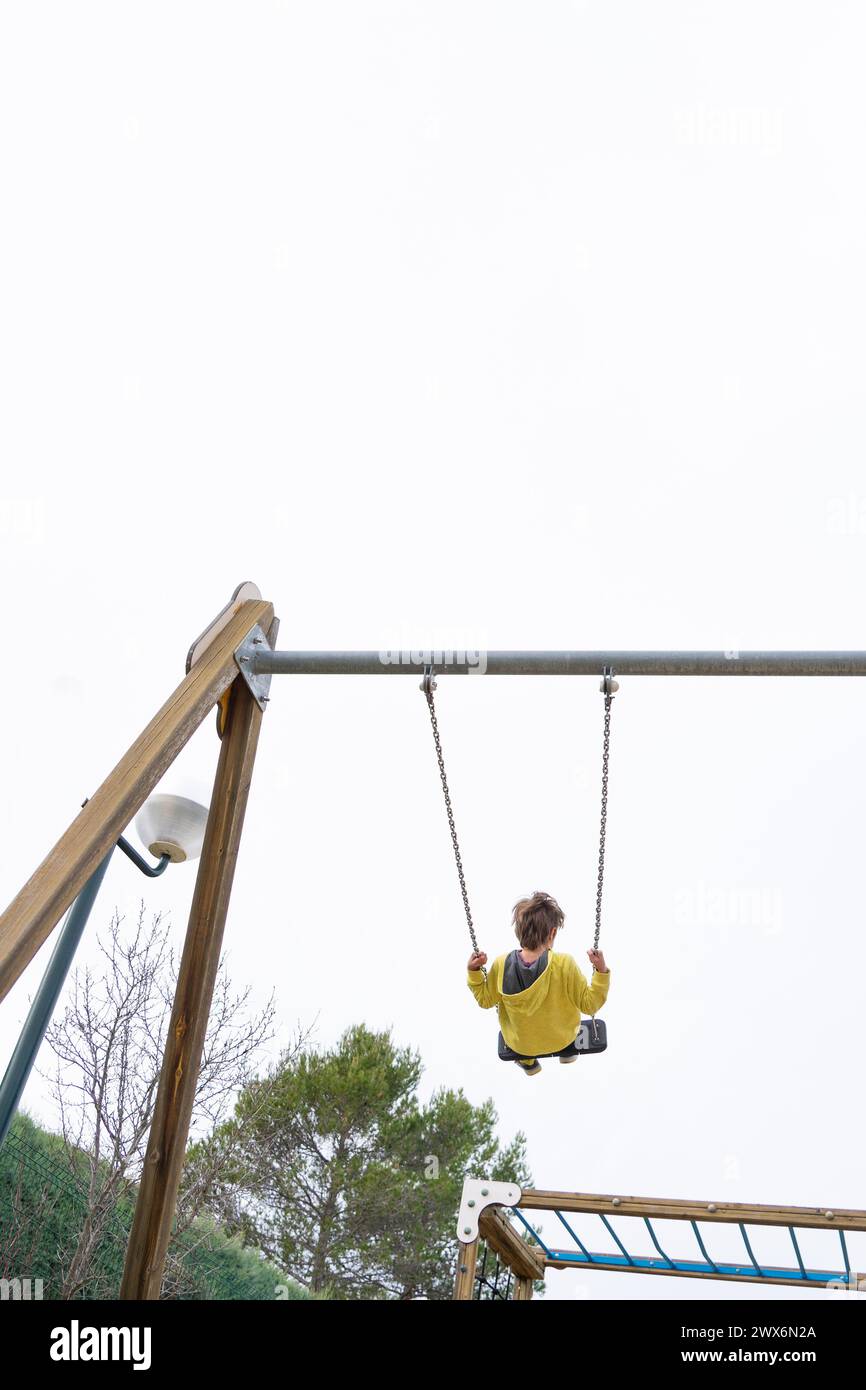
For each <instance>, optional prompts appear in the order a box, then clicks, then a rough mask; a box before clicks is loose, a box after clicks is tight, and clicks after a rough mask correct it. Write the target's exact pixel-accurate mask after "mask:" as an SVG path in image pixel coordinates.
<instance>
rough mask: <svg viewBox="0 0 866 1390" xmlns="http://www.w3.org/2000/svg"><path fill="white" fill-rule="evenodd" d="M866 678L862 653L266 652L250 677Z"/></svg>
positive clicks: (258, 658)
mask: <svg viewBox="0 0 866 1390" xmlns="http://www.w3.org/2000/svg"><path fill="white" fill-rule="evenodd" d="M425 666H432V667H433V669H434V671H435V673H436V675H437V676H440V675H488V676H597V675H598V673H599V672H600V671H602V670H604V668H605V667H606V666H610V667H612V669H613V670H614V671H615V672H616V674H617V675H618V676H866V651H861V652H857V651H840V652H834V651H804V652H791V651H752V652H737V651H729V652H711V651H708V652H678V651H671V652H664V651H654V652H650V651H647V652H644V651H633V652H632V651H597V652H596V651H480V650H479V651H466V650H459V651H458V650H455V651H446V650H431V649H428V650H424V651H414V650H412V651H387V650H383V651H378V652H350V651H344V652H336V651H335V652H328V651H306V652H290V651H271V650H269V649H267V648H262V649H261V650H259V651H257V652H256V654H255V655H254V656H253V657H252V658H251V662H250V671H251V674H252V675H275V676H276V675H296V676H302V675H310V676H322V675H337V676H412V675H414V676H422V675H423V674H424V668H425Z"/></svg>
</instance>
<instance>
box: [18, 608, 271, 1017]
mask: <svg viewBox="0 0 866 1390" xmlns="http://www.w3.org/2000/svg"><path fill="white" fill-rule="evenodd" d="M273 614H274V610H273V605H272V604H270V603H266V602H265V601H264V600H255V601H250V602H248V603H244V604H243V605H242V606H241V607H240V608H239V609H238V611H237V613H235V614H234V615H233V617H232V618H231V620H230V621H229V622H228V623H227V624H226V625H225V627H224V628H223V629H222V630H221V631H220V632H219V633H218V634H217V635H216V637H215V638H214V640H213V642H212V644H211V645H210V646H209V647H208V648H207V649H206V650H205V651H204V652H203V653H202V655H201V657H200V659H199V660H198V661H197V662H196V664H195V665H194V666H193V667H192V669H191V670H190V671H189V673H188V674H187V675H186V676H185V678H184V679H183V680H182V681H181V683H180V685H179V686H178V687H177V689H176V690H175V691H174V692H173V694H172V695H170V696H169V698H168V700H167V701H166V702H165V704H164V705H163V707H162V709H161V710H159V712H158V713H157V714H156V715H154V717H153V719H152V720H151V721H150V723H149V724H148V726H147V728H146V729H145V730H144V731H143V732H142V733H141V734H140V735H139V737H138V738H137V739H136V741H135V743H133V745H132V747H131V748H130V749H129V750H128V751H127V752H126V753H125V754H124V756H123V757H122V758H121V760H120V762H119V763H118V764H117V766H116V767H115V768H114V770H113V771H112V772H110V773H109V775H108V777H106V779H105V781H104V782H103V783H102V785H101V787H99V789H98V790H97V791H95V792H94V793H93V795H92V796H91V798H90V800H89V801H88V802H87V804H86V805H85V806H84V807H83V809H82V810H81V811H80V812H79V814H78V815H77V816H76V818H75V820H74V821H73V822H72V824H71V825H70V827H69V829H68V830H67V831H66V832H65V834H63V835H62V836H61V837H60V839H59V840H58V841H57V844H56V845H55V846H54V848H53V849H52V850H51V852H50V853H49V854H48V856H47V858H46V859H45V860H44V861H43V862H42V864H40V866H39V868H38V869H37V870H36V872H35V873H34V874H33V876H32V877H31V878H30V879H29V880H28V882H27V883H26V884H25V885H24V887H23V888H22V889H21V891H20V893H18V895H17V897H16V898H14V899H13V901H12V902H11V903H10V905H9V907H8V908H7V909H6V911H5V912H4V913H3V915H2V917H0V999H3V998H4V997H5V996H6V995H7V994H8V992H9V990H10V989H11V988H12V986H13V985H14V983H15V981H16V980H17V979H18V977H19V975H20V974H21V972H22V971H23V970H24V969H25V968H26V966H27V965H28V964H29V963H30V961H31V960H32V959H33V957H34V956H35V954H36V952H37V951H38V950H39V947H40V946H41V945H42V943H43V942H44V941H45V940H46V938H47V937H48V936H49V935H50V934H51V932H52V931H53V929H54V927H55V926H56V925H57V923H58V922H59V921H60V918H61V917H62V916H63V914H64V912H65V911H66V910H67V908H68V907H70V905H71V904H72V902H73V900H74V899H75V898H76V897H77V896H78V894H79V892H80V891H81V889H82V888H83V887H84V885H85V883H86V882H87V880H88V879H89V878H90V876H91V874H92V873H93V871H94V870H95V869H96V867H97V865H98V864H100V863H101V861H102V860H103V858H104V857H105V855H106V854H107V853H108V851H109V849H110V848H111V846H112V845H113V844H115V843H116V842H117V839H118V837H119V836H120V835H121V834H122V833H123V831H124V830H125V828H126V826H127V825H128V824H129V822H130V821H131V820H132V818H133V816H134V815H135V813H136V811H137V810H138V809H139V807H140V806H141V805H142V804H143V803H144V802H145V801H146V800H147V797H148V796H149V795H150V793H151V791H152V790H153V788H154V787H155V786H156V784H157V782H158V781H159V780H160V778H161V777H162V775H163V773H164V772H165V771H166V768H168V767H169V766H170V765H171V763H172V762H173V761H174V759H175V758H176V757H177V755H178V753H179V752H180V750H181V749H182V748H183V747H184V745H185V744H186V743H187V741H188V740H189V739H190V737H191V736H192V734H193V733H194V732H195V730H196V729H197V728H198V726H199V724H200V723H201V722H202V720H203V719H204V718H205V716H206V715H207V714H208V711H209V710H211V709H213V707H214V705H215V704H216V703H217V701H218V700H219V699H220V697H221V695H222V694H223V692H224V691H225V690H226V688H227V687H228V686H229V685H231V683H232V681H233V680H234V679H235V677H236V676H237V667H236V665H235V661H234V655H233V654H234V652H235V651H236V650H237V648H238V647H239V646H240V644H241V642H242V641H243V639H244V638H245V637H246V635H247V633H248V632H250V630H251V629H252V628H253V627H255V625H256V624H257V623H258V624H259V625H260V626H261V627H263V628H264V629H265V631H267V630H268V627H269V626H270V623H271V621H272V619H273Z"/></svg>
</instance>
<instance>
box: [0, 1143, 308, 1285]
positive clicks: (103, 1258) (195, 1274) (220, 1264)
mask: <svg viewBox="0 0 866 1390" xmlns="http://www.w3.org/2000/svg"><path fill="white" fill-rule="evenodd" d="M77 1157H78V1156H77V1155H76V1153H75V1152H74V1151H70V1150H68V1149H67V1148H66V1146H65V1145H64V1144H63V1141H62V1140H61V1139H60V1138H59V1137H57V1136H53V1135H46V1134H45V1133H43V1132H42V1131H40V1130H39V1129H38V1128H37V1127H36V1126H35V1125H33V1124H32V1123H31V1122H29V1121H28V1120H26V1119H24V1118H22V1117H20V1116H19V1117H18V1118H17V1119H16V1121H15V1123H14V1124H13V1126H12V1128H11V1129H10V1131H9V1133H8V1135H7V1137H6V1140H5V1142H4V1144H3V1146H2V1148H0V1283H2V1284H3V1288H2V1289H0V1293H2V1295H3V1296H12V1297H15V1296H20V1292H19V1290H20V1288H21V1287H22V1286H23V1285H25V1284H26V1281H29V1286H28V1287H29V1288H30V1290H33V1289H37V1290H38V1293H37V1294H36V1296H37V1297H42V1298H45V1299H48V1298H55V1299H111V1298H116V1297H117V1296H118V1292H119V1289H120V1281H121V1277H122V1274H123V1263H124V1258H125V1254H126V1243H127V1239H128V1236H129V1230H130V1226H131V1224H132V1215H133V1202H134V1193H133V1192H131V1191H130V1192H127V1193H126V1194H124V1195H123V1196H122V1197H120V1198H117V1199H114V1200H112V1201H111V1202H110V1203H107V1202H105V1201H102V1200H100V1199H99V1197H98V1195H97V1197H96V1199H94V1196H93V1192H92V1189H91V1185H90V1182H89V1172H90V1166H89V1165H88V1164H87V1163H86V1162H81V1163H78V1162H77ZM81 1158H82V1159H83V1158H84V1156H83V1155H82V1156H81ZM10 1289H11V1290H12V1293H11V1295H10V1293H9V1290H10ZM31 1296H33V1294H32V1292H31ZM305 1296H306V1294H305V1291H304V1290H302V1289H301V1288H299V1287H298V1286H297V1285H295V1284H293V1283H292V1281H290V1280H288V1279H287V1278H286V1277H285V1275H283V1274H282V1273H281V1271H280V1270H278V1269H277V1268H276V1267H275V1266H274V1265H272V1264H270V1263H269V1262H268V1261H267V1260H265V1259H264V1258H263V1256H262V1255H261V1254H260V1252H259V1251H257V1250H254V1249H252V1248H251V1247H248V1246H244V1245H242V1244H241V1242H240V1241H239V1240H237V1239H232V1238H230V1237H228V1236H227V1235H226V1234H225V1232H223V1231H221V1230H220V1229H219V1227H217V1226H216V1225H215V1223H212V1222H209V1221H208V1220H206V1219H202V1218H199V1219H197V1220H196V1221H194V1222H192V1223H191V1225H190V1226H189V1227H188V1229H186V1230H184V1231H181V1232H179V1233H178V1234H176V1235H175V1237H174V1238H173V1240H172V1242H171V1245H170V1247H169V1253H168V1258H167V1261H166V1271H165V1279H164V1283H163V1290H162V1297H163V1298H164V1299H173V1300H191V1299H226V1300H229V1299H274V1298H282V1299H284V1298H303V1297H305Z"/></svg>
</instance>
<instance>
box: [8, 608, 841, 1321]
mask: <svg viewBox="0 0 866 1390" xmlns="http://www.w3.org/2000/svg"><path fill="white" fill-rule="evenodd" d="M278 628H279V623H278V620H277V619H276V618H275V617H274V609H273V605H272V604H271V603H269V602H267V601H266V600H265V599H264V598H262V595H261V594H260V592H259V590H258V589H257V588H256V586H255V585H254V584H249V583H245V584H241V585H239V586H238V588H237V589H236V590H235V592H234V594H233V595H232V598H231V599H230V601H229V603H228V604H227V605H226V607H225V608H224V609H223V610H222V611H221V612H220V613H219V614H218V615H217V617H216V618H215V619H214V620H213V622H212V623H211V624H210V625H209V626H208V627H207V628H206V629H205V631H204V632H203V633H202V635H201V636H200V637H199V638H198V639H197V640H196V641H195V642H194V643H193V645H192V647H191V649H190V652H189V654H188V657H187V663H186V674H185V675H184V678H183V680H182V681H181V682H180V684H179V685H178V686H177V688H176V689H175V690H174V691H173V693H172V694H171V695H170V696H169V698H168V700H167V701H166V702H165V704H164V705H163V706H162V708H161V709H160V710H159V711H158V712H157V713H156V714H155V715H154V717H153V719H152V720H151V721H150V723H149V724H148V725H147V727H146V728H145V729H144V731H143V732H142V733H141V734H140V735H139V737H138V738H137V739H136V740H135V742H134V743H133V744H132V745H131V747H130V748H129V749H128V750H127V751H126V753H125V754H124V755H123V757H122V758H121V759H120V761H119V762H118V764H117V766H116V767H115V768H114V769H113V771H112V772H110V773H109V775H108V776H107V777H106V778H105V780H104V782H103V783H102V785H101V786H100V787H99V788H98V790H97V791H96V792H94V793H93V795H92V796H91V797H90V799H89V800H88V801H87V802H86V803H85V805H84V806H83V807H82V809H81V810H80V811H79V813H78V815H77V816H76V817H75V819H74V821H73V822H72V824H71V825H70V826H69V828H68V830H67V831H66V832H65V833H64V834H63V835H62V836H61V837H60V839H59V840H58V841H57V843H56V844H55V846H54V847H53V849H52V850H51V851H50V853H49V854H48V855H47V857H46V858H45V860H44V861H43V862H42V864H41V865H40V866H39V868H38V869H37V870H36V872H35V873H34V874H33V876H32V877H31V878H30V879H29V880H28V882H27V883H26V884H25V885H24V887H23V888H22V889H21V891H20V892H19V893H18V895H17V896H16V897H15V898H14V900H13V901H12V903H10V905H9V907H8V908H7V909H6V911H5V912H4V913H3V915H2V917H0V999H3V998H4V997H5V996H6V995H7V994H8V992H9V990H10V989H11V988H12V986H13V985H14V984H15V982H16V980H17V979H18V978H19V976H20V975H21V973H22V971H23V970H24V969H25V968H26V967H27V965H28V964H29V962H30V961H31V960H32V959H33V957H34V956H35V955H36V953H37V951H38V950H39V948H40V947H41V946H42V945H43V943H44V942H45V941H46V940H47V939H48V937H49V936H50V935H51V933H52V932H53V931H54V929H55V927H56V926H57V924H58V922H59V921H60V919H61V917H62V916H63V914H64V913H65V912H66V911H67V909H68V908H69V907H70V906H71V905H72V903H73V902H74V900H75V899H76V897H77V895H78V894H79V893H80V892H81V891H82V889H83V888H84V886H85V885H86V884H87V883H88V882H89V880H90V879H91V878H92V876H93V875H94V873H95V872H96V871H97V869H98V868H99V866H100V865H101V864H102V863H103V861H104V859H105V857H106V855H107V854H108V853H109V852H110V851H111V849H112V847H113V846H114V845H115V844H116V843H117V842H118V839H119V837H120V836H121V835H122V832H123V831H124V829H125V828H126V827H127V825H128V824H129V823H130V821H131V820H132V819H133V817H134V816H135V815H136V813H137V812H138V810H139V809H140V807H141V806H142V805H143V804H144V802H145V801H146V800H147V798H148V796H149V795H150V793H151V792H152V791H153V789H154V787H155V786H156V785H157V783H158V782H159V781H160V779H161V778H162V776H163V775H164V773H165V772H166V770H167V769H168V768H169V767H170V766H171V764H172V763H173V762H174V760H175V758H176V757H177V755H178V753H179V752H180V751H181V749H182V748H183V747H184V746H185V744H186V743H187V742H188V741H189V739H190V738H191V736H192V734H193V733H194V732H195V730H196V729H197V728H198V727H199V725H200V724H201V723H202V722H203V720H204V719H205V718H206V717H207V715H208V714H209V712H210V711H211V710H213V709H214V708H215V707H216V710H217V731H218V733H219V736H220V740H221V742H220V748H219V757H218V760H217V767H216V775H215V779H214V785H213V793H212V796H211V801H210V808H209V812H208V820H207V828H206V831H205V837H204V844H203V847H202V853H201V859H200V862H199V866H198V872H197V878H196V885H195V890H194V894H193V899H192V906H191V909H190V916H189V923H188V927H187V932H186V938H185V942H184V949H183V954H182V957H181V963H180V969H179V974H178V980H177V987H176V993H175V998H174V1003H173V1008H172V1015H171V1021H170V1026H169V1029H168V1033H167V1041H166V1048H165V1054H164V1058H163V1063H162V1070H161V1074H160V1080H159V1088H158V1093H157V1099H156V1105H155V1111H154V1117H153V1124H152V1126H151V1131H150V1135H149V1139H148V1145H147V1152H146V1156H145V1162H144V1168H143V1172H142V1177H141V1182H140V1185H139V1191H138V1200H137V1204H136V1209H135V1216H134V1219H133V1224H132V1230H131V1233H130V1238H129V1245H128V1250H127V1256H126V1264H125V1269H124V1275H123V1282H122V1286H121V1297H122V1298H126V1299H154V1298H158V1297H159V1295H160V1289H161V1285H162V1276H163V1266H164V1262H165V1256H166V1251H167V1248H168V1243H169V1239H170V1236H171V1230H172V1224H173V1220H174V1210H175V1202H176V1197H177V1190H178V1185H179V1182H180V1175H181V1168H182V1165H183V1159H184V1152H185V1149H186V1144H187V1139H188V1134H189V1126H190V1118H191V1115H192V1108H193V1099H194V1095H195V1088H196V1082H197V1078H198V1069H199V1066H200V1062H201V1053H202V1047H203V1044H204V1038H205V1032H206V1028H207V1022H208V1017H209V1013H210V1006H211V1000H212V995H213V989H214V982H215V977H216V972H217V966H218V963H219V955H220V949H221V945H222V939H223V932H224V928H225V923H226V917H227V913H228V906H229V898H230V894H231V888H232V880H233V877H234V869H235V863H236V860H237V855H238V849H239V845H240V839H241V832H242V829H243V823H244V815H245V811H246V805H247V799H248V796H249V790H250V781H251V778H252V772H253V765H254V762H255V756H256V748H257V744H258V738H259V731H260V727H261V721H262V717H263V713H264V710H265V709H266V707H267V702H268V699H269V698H270V697H269V694H268V691H269V688H270V682H271V677H272V676H273V675H275V674H298V675H300V674H347V675H348V674H355V675H413V674H414V675H419V676H424V675H425V672H426V673H428V675H429V673H430V672H431V671H432V670H435V673H436V674H437V675H446V674H461V675H467V674H468V675H473V674H484V673H486V674H488V675H598V674H599V673H600V672H603V671H605V670H611V671H612V670H615V671H616V673H617V674H618V675H629V674H631V675H696V676H697V675H718V676H738V675H743V676H752V675H768V676H769V675H785V676H788V675H805V676H862V675H866V652H799V653H798V652H691V653H689V652H574V651H565V652H486V653H483V652H466V651H448V652H440V651H436V652H431V651H420V652H414V651H413V652H291V651H289V652H280V651H276V650H275V645H276V638H277V631H278ZM552 1197H555V1198H556V1199H557V1200H558V1201H559V1202H560V1206H559V1208H558V1210H559V1212H560V1219H563V1218H562V1216H561V1213H562V1212H565V1211H575V1210H581V1211H586V1210H593V1211H594V1210H599V1214H601V1215H602V1216H604V1215H605V1213H604V1211H603V1210H601V1207H602V1205H603V1203H604V1202H606V1201H609V1200H615V1199H603V1198H588V1197H582V1196H580V1195H579V1194H561V1193H560V1194H556V1193H523V1194H522V1195H521V1194H519V1193H518V1194H517V1195H516V1196H515V1197H514V1201H515V1202H516V1203H517V1205H516V1207H515V1208H514V1209H515V1210H516V1211H517V1213H518V1215H520V1214H521V1213H522V1211H523V1210H526V1209H527V1208H529V1207H533V1206H535V1207H538V1206H550V1202H549V1200H548V1201H542V1200H541V1199H543V1198H544V1199H550V1198H552ZM485 1200H486V1199H485ZM633 1200H634V1199H630V1198H629V1199H626V1198H623V1199H622V1203H621V1205H620V1207H619V1208H617V1210H618V1211H619V1212H620V1214H622V1213H624V1212H625V1210H626V1204H627V1203H631V1202H633ZM569 1202H571V1203H590V1204H591V1203H595V1204H596V1206H592V1205H590V1206H588V1207H587V1206H585V1205H584V1206H574V1205H568V1203H569ZM509 1204H510V1202H509ZM640 1206H641V1204H640V1203H638V1207H640ZM643 1206H645V1207H646V1208H647V1210H646V1211H645V1212H639V1211H638V1210H637V1209H635V1212H634V1213H633V1214H636V1215H637V1214H643V1215H644V1216H652V1215H656V1216H657V1215H659V1214H664V1215H668V1216H670V1215H676V1214H677V1213H676V1212H674V1211H673V1210H672V1208H673V1207H676V1208H678V1209H679V1208H682V1211H681V1213H679V1214H680V1215H681V1216H682V1217H687V1216H688V1217H689V1219H691V1217H692V1216H694V1215H695V1213H696V1212H697V1211H698V1208H697V1207H696V1206H694V1204H689V1203H658V1202H656V1203H643ZM661 1208H664V1212H661V1210H660V1209H661ZM554 1209H556V1208H554ZM701 1210H702V1213H703V1219H715V1220H720V1219H729V1220H735V1219H736V1220H740V1219H742V1220H744V1221H745V1220H748V1221H753V1220H754V1221H759V1220H761V1219H763V1220H764V1221H765V1222H767V1223H770V1224H788V1218H790V1217H791V1216H792V1212H790V1211H789V1212H785V1211H784V1210H783V1209H782V1208H778V1209H773V1208H744V1209H742V1211H743V1212H747V1213H749V1214H748V1215H745V1216H743V1217H742V1218H740V1217H735V1216H731V1217H721V1216H718V1215H717V1214H716V1213H717V1212H721V1211H722V1210H723V1208H722V1205H721V1204H720V1205H719V1207H718V1208H712V1207H707V1208H704V1209H701ZM724 1210H725V1211H734V1210H735V1209H734V1208H724ZM760 1211H763V1212H765V1213H767V1212H775V1215H774V1216H771V1215H765V1216H764V1217H763V1218H761V1217H760V1216H759V1215H756V1214H755V1213H758V1212H760ZM690 1213H691V1215H690ZM629 1214H632V1213H631V1209H630V1208H629ZM840 1218H844V1219H845V1221H846V1222H847V1221H848V1220H849V1219H850V1220H852V1221H853V1222H854V1225H853V1226H845V1227H844V1229H857V1230H863V1229H866V1215H864V1213H862V1212H840V1213H838V1214H837V1217H836V1218H831V1217H830V1216H829V1215H827V1214H826V1213H825V1214H824V1216H823V1217H822V1216H821V1214H820V1213H812V1214H811V1219H808V1220H807V1219H806V1216H805V1215H804V1214H803V1213H799V1212H798V1213H797V1219H798V1221H799V1222H800V1224H806V1225H813V1226H814V1225H817V1224H824V1223H825V1222H826V1223H830V1224H834V1225H835V1226H836V1227H837V1228H838V1229H840V1231H841V1229H842V1225H841V1221H840ZM521 1219H525V1218H522V1217H521ZM605 1219H606V1218H605ZM465 1225H466V1222H464V1227H465ZM482 1233H483V1234H484V1236H485V1239H486V1240H487V1242H488V1244H489V1245H490V1247H491V1248H492V1249H493V1250H495V1251H496V1252H497V1253H498V1255H499V1256H500V1258H501V1259H504V1260H505V1261H506V1263H508V1265H509V1268H510V1269H512V1270H513V1271H514V1275H515V1278H516V1280H517V1285H516V1287H517V1290H518V1293H517V1296H518V1297H529V1295H530V1293H531V1285H532V1280H533V1279H535V1278H537V1277H540V1275H541V1272H542V1271H543V1268H544V1267H560V1266H563V1265H566V1264H574V1263H576V1262H578V1261H576V1259H575V1258H573V1256H572V1255H569V1254H568V1253H567V1252H563V1251H551V1250H548V1249H547V1248H546V1247H545V1246H543V1245H540V1244H532V1245H528V1244H527V1243H526V1242H525V1241H524V1240H521V1239H520V1237H519V1236H518V1235H517V1234H516V1233H515V1232H514V1231H513V1230H512V1228H511V1227H510V1225H509V1223H508V1222H507V1221H505V1219H504V1218H503V1217H502V1214H501V1212H497V1211H496V1210H495V1208H493V1207H490V1206H485V1207H484V1215H483V1230H482ZM476 1248H477V1236H476V1237H474V1238H473V1240H471V1241H468V1240H467V1241H463V1243H462V1245H461V1256H460V1266H459V1268H460V1272H459V1273H458V1296H460V1297H465V1296H467V1295H466V1289H467V1287H471V1285H472V1284H473V1283H474V1275H475V1272H476V1270H475V1253H474V1252H475V1249H476ZM843 1248H844V1238H843ZM539 1250H540V1251H542V1252H543V1254H542V1255H539V1253H538V1252H539ZM582 1258H584V1262H588V1263H589V1264H592V1265H593V1267H597V1268H629V1269H643V1270H644V1271H645V1272H651V1273H678V1274H692V1275H697V1274H704V1275H707V1277H713V1278H740V1277H744V1278H752V1277H760V1278H764V1277H765V1276H764V1275H763V1274H761V1275H756V1274H755V1273H754V1271H753V1274H752V1275H749V1274H748V1273H747V1274H745V1275H741V1274H728V1273H725V1272H723V1271H721V1272H720V1267H714V1268H710V1266H711V1265H712V1262H711V1261H710V1260H709V1259H708V1258H707V1259H706V1260H704V1261H703V1264H704V1265H706V1268H705V1269H700V1270H698V1269H685V1268H683V1269H680V1268H677V1269H673V1268H671V1267H670V1266H671V1265H672V1264H673V1262H672V1261H669V1260H667V1257H664V1258H663V1259H662V1261H661V1262H662V1264H665V1261H666V1262H667V1263H666V1267H664V1268H660V1267H657V1265H656V1262H655V1261H651V1262H650V1263H649V1264H647V1263H643V1264H641V1263H638V1262H636V1261H634V1260H633V1259H632V1258H631V1257H626V1256H625V1255H622V1259H623V1260H624V1261H626V1263H624V1264H619V1265H611V1264H608V1263H605V1262H604V1258H603V1257H601V1256H599V1257H596V1258H593V1259H590V1260H587V1259H586V1257H582ZM846 1258H847V1257H846ZM509 1261H510V1263H509ZM788 1273H790V1274H792V1277H791V1279H790V1280H789V1279H788V1278H787V1277H785V1278H782V1277H781V1276H780V1277H779V1279H775V1280H774V1281H775V1282H801V1281H802V1280H800V1281H798V1279H797V1277H796V1271H793V1272H792V1271H788ZM521 1281H523V1282H521Z"/></svg>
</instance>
